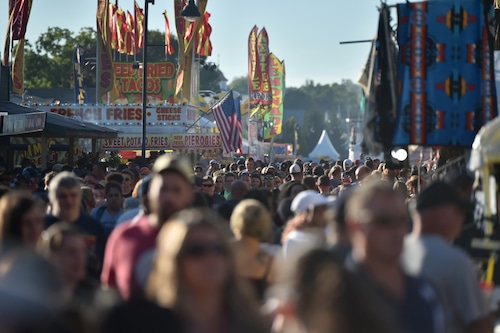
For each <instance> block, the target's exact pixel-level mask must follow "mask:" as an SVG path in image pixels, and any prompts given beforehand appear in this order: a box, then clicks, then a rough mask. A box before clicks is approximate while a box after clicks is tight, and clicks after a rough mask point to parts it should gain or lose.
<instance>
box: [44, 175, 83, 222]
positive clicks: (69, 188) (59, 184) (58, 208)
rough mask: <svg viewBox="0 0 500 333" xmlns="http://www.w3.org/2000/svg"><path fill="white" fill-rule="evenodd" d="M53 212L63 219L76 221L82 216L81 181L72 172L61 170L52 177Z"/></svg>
mask: <svg viewBox="0 0 500 333" xmlns="http://www.w3.org/2000/svg"><path fill="white" fill-rule="evenodd" d="M49 200H50V204H51V205H52V214H53V215H54V216H56V217H57V218H59V219H60V220H62V221H66V222H68V223H73V222H75V221H76V220H77V219H78V218H79V216H80V205H81V200H82V192H81V189H80V182H79V181H78V180H77V179H76V178H75V175H74V174H73V173H71V172H67V171H65V172H61V173H59V174H58V175H57V176H55V177H54V179H52V182H51V183H50V189H49Z"/></svg>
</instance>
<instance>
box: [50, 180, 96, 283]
mask: <svg viewBox="0 0 500 333" xmlns="http://www.w3.org/2000/svg"><path fill="white" fill-rule="evenodd" d="M49 199H50V203H51V205H52V211H51V213H50V214H49V215H48V216H47V217H46V218H45V225H46V227H50V226H51V225H52V224H54V223H57V222H65V223H69V224H71V225H74V226H76V227H77V228H80V230H82V232H83V233H84V234H85V243H86V244H87V253H88V261H87V274H89V276H92V277H93V278H98V277H99V274H100V272H101V267H102V258H103V256H104V247H105V245H106V237H105V235H104V228H103V227H102V226H101V224H100V223H99V222H98V221H97V220H95V219H94V218H92V217H90V216H88V215H85V214H84V213H83V212H82V210H81V201H82V192H81V189H80V182H79V181H78V180H77V179H76V178H75V176H74V174H73V173H70V172H61V173H59V174H58V175H57V176H55V177H54V179H52V181H51V182H50V189H49Z"/></svg>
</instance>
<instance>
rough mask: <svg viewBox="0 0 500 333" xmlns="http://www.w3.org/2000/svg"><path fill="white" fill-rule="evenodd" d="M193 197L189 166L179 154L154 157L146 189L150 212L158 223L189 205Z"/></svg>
mask: <svg viewBox="0 0 500 333" xmlns="http://www.w3.org/2000/svg"><path fill="white" fill-rule="evenodd" d="M193 199H194V192H193V186H192V184H191V167H190V166H189V163H188V162H187V161H186V160H185V159H183V158H182V157H180V156H177V155H170V154H164V155H161V156H160V157H158V159H156V161H155V163H154V165H153V170H152V178H151V182H150V184H149V189H148V206H149V208H150V213H151V214H154V215H156V218H157V219H158V223H160V224H161V223H164V222H165V221H166V220H167V219H168V218H170V217H171V216H172V215H173V214H175V213H177V212H179V211H181V210H183V209H185V208H187V207H189V206H190V205H191V203H192V202H193Z"/></svg>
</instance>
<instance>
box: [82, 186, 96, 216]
mask: <svg viewBox="0 0 500 333" xmlns="http://www.w3.org/2000/svg"><path fill="white" fill-rule="evenodd" d="M80 189H81V191H82V208H83V211H84V213H85V214H90V211H91V210H92V209H94V208H95V207H96V206H97V205H96V201H95V196H94V190H93V189H92V188H90V187H88V186H82V187H81V188H80Z"/></svg>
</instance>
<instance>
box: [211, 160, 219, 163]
mask: <svg viewBox="0 0 500 333" xmlns="http://www.w3.org/2000/svg"><path fill="white" fill-rule="evenodd" d="M209 164H218V162H217V161H216V160H210V162H209Z"/></svg>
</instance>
